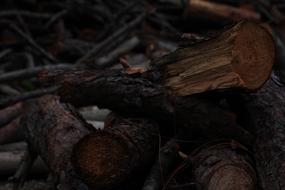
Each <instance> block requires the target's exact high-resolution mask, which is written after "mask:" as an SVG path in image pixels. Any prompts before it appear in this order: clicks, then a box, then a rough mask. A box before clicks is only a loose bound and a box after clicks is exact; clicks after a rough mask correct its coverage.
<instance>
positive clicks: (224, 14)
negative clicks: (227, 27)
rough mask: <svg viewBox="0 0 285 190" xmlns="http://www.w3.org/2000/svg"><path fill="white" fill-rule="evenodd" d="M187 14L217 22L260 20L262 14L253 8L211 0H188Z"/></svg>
mask: <svg viewBox="0 0 285 190" xmlns="http://www.w3.org/2000/svg"><path fill="white" fill-rule="evenodd" d="M185 14H186V15H187V16H189V17H194V18H203V19H207V20H210V21H215V22H217V23H221V22H225V23H226V22H231V21H240V20H249V21H256V22H257V21H260V19H261V15H260V14H259V13H257V12H254V11H253V10H247V9H241V8H238V7H233V6H230V5H226V4H222V3H217V2H212V1H209V0H188V4H187V8H186V11H185Z"/></svg>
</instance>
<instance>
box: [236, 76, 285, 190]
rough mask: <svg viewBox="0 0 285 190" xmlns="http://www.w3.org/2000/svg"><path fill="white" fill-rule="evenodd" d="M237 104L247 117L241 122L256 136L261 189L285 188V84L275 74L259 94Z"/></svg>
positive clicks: (244, 98) (245, 97)
mask: <svg viewBox="0 0 285 190" xmlns="http://www.w3.org/2000/svg"><path fill="white" fill-rule="evenodd" d="M234 103H235V104H236V105H235V107H236V108H238V109H240V110H241V111H242V112H241V114H242V113H243V115H244V117H241V118H240V120H241V121H244V122H243V123H244V124H245V125H248V126H247V128H248V129H249V130H251V131H253V132H254V133H255V137H256V140H255V143H254V156H255V160H256V165H257V170H258V174H259V179H260V183H261V186H262V187H263V189H274V190H281V189H284V188H285V164H284V160H285V143H284V142H285V117H284V116H285V109H284V107H285V86H284V84H282V83H280V81H279V78H277V77H276V76H275V75H272V76H271V79H270V80H269V81H268V82H267V83H266V84H265V85H264V87H263V88H262V89H260V90H259V91H258V92H257V93H253V94H251V95H243V96H242V97H241V99H234ZM234 103H233V105H234ZM241 106H243V107H241ZM238 109H237V110H238ZM241 114H239V115H241Z"/></svg>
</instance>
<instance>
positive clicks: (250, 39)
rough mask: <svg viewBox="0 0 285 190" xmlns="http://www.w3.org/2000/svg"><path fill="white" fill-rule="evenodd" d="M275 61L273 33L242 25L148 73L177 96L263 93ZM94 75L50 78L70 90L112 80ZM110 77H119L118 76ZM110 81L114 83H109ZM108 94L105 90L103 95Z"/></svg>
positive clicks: (162, 62)
mask: <svg viewBox="0 0 285 190" xmlns="http://www.w3.org/2000/svg"><path fill="white" fill-rule="evenodd" d="M274 59H275V47H274V41H273V39H272V36H271V35H270V33H269V32H267V30H266V29H264V28H263V27H261V26H259V25H257V24H254V23H249V22H240V23H238V24H236V25H235V26H233V27H232V28H230V29H229V30H227V31H225V32H223V33H222V34H221V35H219V36H218V37H216V38H213V39H210V40H207V41H203V42H200V43H197V44H194V45H192V46H189V47H187V48H182V49H178V50H177V51H175V52H173V53H170V54H168V55H166V56H164V57H162V58H160V59H159V60H157V61H154V62H153V63H152V66H153V69H152V70H150V71H148V72H147V73H148V74H149V75H152V76H153V78H156V80H157V81H159V82H157V83H159V84H160V85H161V86H162V88H163V89H167V90H168V92H169V93H170V94H175V95H176V96H188V95H192V94H197V93H202V92H206V91H210V90H217V89H229V88H243V89H247V90H251V91H252V90H256V89H259V88H260V87H261V86H262V85H263V84H264V83H265V81H266V80H267V79H268V78H269V75H270V73H271V70H272V66H273V63H274ZM71 73H72V72H71ZM91 73H92V72H91ZM91 73H89V74H88V73H87V75H88V78H87V77H85V81H80V80H81V79H82V76H81V78H79V79H78V80H77V78H73V79H72V78H69V79H68V78H65V79H64V76H63V77H61V76H58V77H55V76H51V77H50V78H52V79H51V80H53V81H56V82H58V83H60V82H65V83H71V84H70V85H69V86H71V87H72V86H73V87H74V84H72V82H73V83H74V82H75V80H77V81H76V84H78V83H80V82H86V79H88V80H87V81H88V82H89V83H90V82H91V81H93V83H96V82H97V83H98V82H100V81H102V77H103V78H104V77H105V78H106V77H108V74H106V73H105V74H103V75H105V76H102V74H101V73H96V72H93V74H91ZM111 73H112V72H111ZM138 73H139V72H138ZM118 74H119V73H118ZM128 74H129V75H135V74H136V73H131V74H130V73H128V72H126V75H128ZM92 75H93V76H92ZM40 77H41V78H43V79H45V78H47V77H46V73H41V76H40ZM53 77H54V78H53ZM71 77H75V76H71ZM109 77H115V76H114V73H112V74H111V75H110V76H109ZM126 77H128V76H126ZM133 78H135V77H133ZM60 80H63V81H60ZM64 80H67V81H64ZM70 80H71V81H70ZM72 80H73V81H72ZM99 80H100V81H99ZM144 80H146V81H141V82H144V83H146V84H144V85H147V83H148V81H147V80H150V79H147V78H146V79H144ZM109 81H110V79H109V80H108V81H105V83H106V82H107V83H108V82H109ZM110 82H112V83H114V81H110ZM110 82H109V83H110ZM74 88H75V87H74ZM119 88H120V86H119ZM106 90H108V89H106ZM106 90H104V88H102V91H103V92H102V93H104V92H105V91H106ZM78 96H79V95H78ZM76 97H77V96H76ZM84 98H85V97H84Z"/></svg>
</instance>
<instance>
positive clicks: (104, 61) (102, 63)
mask: <svg viewBox="0 0 285 190" xmlns="http://www.w3.org/2000/svg"><path fill="white" fill-rule="evenodd" d="M139 43H140V40H139V39H138V38H137V37H133V38H131V39H129V40H127V41H126V42H125V43H123V44H121V45H120V46H119V47H118V48H116V49H115V50H114V51H112V52H110V53H109V54H108V55H106V56H104V57H101V58H99V59H98V61H96V65H97V66H98V67H99V68H104V67H107V66H109V65H110V64H112V63H113V62H114V61H115V60H116V59H117V58H119V57H120V56H121V55H122V54H124V53H126V52H128V51H130V50H132V49H133V48H135V47H136V46H137V45H138V44H139Z"/></svg>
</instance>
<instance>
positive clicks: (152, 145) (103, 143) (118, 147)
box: [73, 116, 159, 190]
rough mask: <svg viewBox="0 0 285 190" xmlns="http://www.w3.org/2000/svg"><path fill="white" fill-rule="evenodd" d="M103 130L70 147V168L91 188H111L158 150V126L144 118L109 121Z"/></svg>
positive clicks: (115, 118)
mask: <svg viewBox="0 0 285 190" xmlns="http://www.w3.org/2000/svg"><path fill="white" fill-rule="evenodd" d="M108 124H109V125H108V126H105V130H98V131H96V132H93V133H91V134H90V135H88V136H86V137H84V138H83V139H82V140H80V141H79V143H78V144H77V145H76V146H75V147H74V151H73V166H74V168H75V170H76V172H77V174H78V175H79V176H80V177H81V179H82V180H83V181H84V182H85V183H86V184H88V185H89V186H90V187H93V188H94V189H106V190H108V189H113V188H115V187H118V186H120V185H122V184H123V183H124V182H125V181H126V180H127V179H130V176H132V174H135V172H136V176H139V175H138V173H140V172H138V171H143V170H145V169H146V168H148V167H147V166H150V164H151V163H152V161H153V160H154V158H155V155H156V152H157V150H158V142H159V141H158V127H157V125H156V124H155V123H154V122H152V121H150V120H147V119H140V118H122V117H119V116H115V117H113V119H111V121H110V120H109V122H108Z"/></svg>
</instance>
